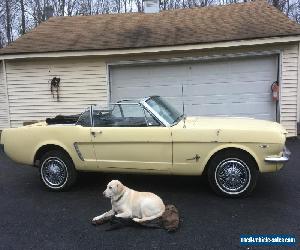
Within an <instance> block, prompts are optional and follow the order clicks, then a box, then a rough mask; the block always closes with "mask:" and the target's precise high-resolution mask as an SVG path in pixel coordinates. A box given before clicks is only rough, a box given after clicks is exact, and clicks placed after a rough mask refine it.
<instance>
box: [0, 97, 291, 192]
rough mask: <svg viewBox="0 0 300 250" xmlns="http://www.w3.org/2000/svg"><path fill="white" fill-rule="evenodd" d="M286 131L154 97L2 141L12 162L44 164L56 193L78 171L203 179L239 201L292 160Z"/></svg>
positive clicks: (18, 131) (55, 121) (17, 132)
mask: <svg viewBox="0 0 300 250" xmlns="http://www.w3.org/2000/svg"><path fill="white" fill-rule="evenodd" d="M286 133H287V132H286V130H285V129H284V128H283V127H282V126H281V125H280V124H278V123H275V122H270V121H263V120H256V119H251V118H213V117H186V116H184V115H182V114H181V113H179V112H178V111H177V110H176V109H175V108H174V107H172V106H171V105H170V104H168V103H167V102H166V101H165V100H164V99H163V98H161V97H159V96H151V97H147V98H143V99H140V100H137V101H132V100H124V101H120V102H117V103H114V104H112V105H109V107H107V108H100V107H98V106H91V107H89V108H88V109H87V110H85V111H84V112H83V113H82V114H81V115H75V116H57V117H55V118H52V119H47V120H46V122H39V123H36V124H33V125H28V126H23V127H20V128H9V129H5V130H3V132H2V136H1V144H2V148H4V152H5V153H6V154H7V155H8V156H9V157H10V158H11V159H12V160H14V161H16V162H18V163H22V164H28V165H33V166H36V167H38V168H39V172H40V176H41V180H42V182H43V183H44V184H45V186H46V187H47V188H49V189H51V190H65V189H67V188H69V187H70V186H71V185H72V184H73V183H74V182H75V180H76V175H77V172H78V171H101V172H124V173H147V174H169V175H201V174H205V175H206V176H207V178H208V180H209V183H210V185H211V187H212V188H213V190H214V191H215V192H217V193H218V194H221V195H224V196H230V197H238V196H245V195H248V194H249V193H250V192H251V191H252V190H253V188H254V187H255V184H256V181H257V178H258V174H259V173H263V172H272V171H277V170H279V169H280V168H282V166H283V165H284V163H285V162H287V161H288V160H289V151H288V150H287V149H286V148H285V141H286Z"/></svg>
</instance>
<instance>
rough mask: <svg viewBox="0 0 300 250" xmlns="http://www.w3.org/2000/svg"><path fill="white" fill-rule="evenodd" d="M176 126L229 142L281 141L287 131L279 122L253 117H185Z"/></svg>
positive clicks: (212, 138) (209, 138)
mask: <svg viewBox="0 0 300 250" xmlns="http://www.w3.org/2000/svg"><path fill="white" fill-rule="evenodd" d="M176 127H177V128H186V129H187V130H193V131H194V132H195V135H196V134H199V132H198V133H197V131H202V132H203V133H204V134H205V135H203V134H202V136H205V137H207V138H208V140H215V141H226V142H228V141H230V142H237V141H239V142H241V141H243V142H253V141H257V142H262V141H268V142H269V143H270V142H274V143H277V142H282V141H283V140H285V135H286V134H287V131H286V130H285V129H284V128H283V127H282V125H281V124H279V123H277V122H272V121H265V120H258V119H254V118H235V117H228V118H227V117H226V118H219V117H201V116H199V117H186V118H185V119H183V120H181V121H180V122H179V123H178V124H177V125H176Z"/></svg>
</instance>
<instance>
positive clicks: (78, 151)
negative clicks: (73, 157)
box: [74, 142, 84, 161]
mask: <svg viewBox="0 0 300 250" xmlns="http://www.w3.org/2000/svg"><path fill="white" fill-rule="evenodd" d="M74 148H75V150H76V153H77V155H78V157H79V159H80V160H82V161H84V158H83V156H82V154H81V152H80V150H79V147H78V143H77V142H74Z"/></svg>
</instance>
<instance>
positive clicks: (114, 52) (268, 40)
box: [0, 35, 300, 60]
mask: <svg viewBox="0 0 300 250" xmlns="http://www.w3.org/2000/svg"><path fill="white" fill-rule="evenodd" d="M291 42H300V35H292V36H283V37H268V38H256V39H247V40H235V41H225V42H214V43H202V44H190V45H177V46H161V47H147V48H131V49H111V50H86V51H60V52H40V53H20V54H4V55H0V60H12V59H26V58H57V57H79V56H114V55H130V54H144V53H160V52H176V51H178V52H179V51H181V52H182V51H189V50H204V49H215V48H230V47H241V46H254V45H264V44H265V45H267V44H278V43H291Z"/></svg>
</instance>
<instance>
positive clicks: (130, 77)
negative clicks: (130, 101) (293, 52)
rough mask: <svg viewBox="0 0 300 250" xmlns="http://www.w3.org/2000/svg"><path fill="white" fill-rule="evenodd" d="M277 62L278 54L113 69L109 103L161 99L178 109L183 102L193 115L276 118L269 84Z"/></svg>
mask: <svg viewBox="0 0 300 250" xmlns="http://www.w3.org/2000/svg"><path fill="white" fill-rule="evenodd" d="M276 64H277V57H276V56H266V57H252V58H240V59H234V58H231V59H227V60H219V61H202V62H197V63H195V62H193V63H186V64H158V65H148V66H146V65H139V66H136V65H135V66H122V67H114V68H112V69H111V71H110V73H111V78H110V84H111V99H112V100H113V101H117V100H120V99H127V98H140V97H145V96H149V95H160V96H163V97H166V98H167V99H168V100H169V101H170V102H171V103H172V104H173V105H174V106H175V107H177V108H178V109H179V110H180V111H182V109H183V108H182V103H183V102H184V103H185V112H186V113H187V114H189V115H210V116H213V115H216V116H250V117H255V118H261V119H268V120H275V103H274V102H273V101H272V98H271V93H270V86H271V84H272V83H273V82H274V81H275V80H276V79H277V71H276V69H277V68H276V67H277V65H276ZM182 86H183V93H182Z"/></svg>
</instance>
